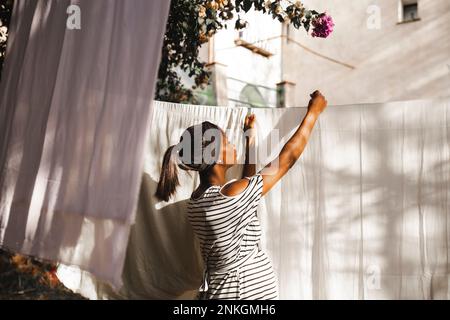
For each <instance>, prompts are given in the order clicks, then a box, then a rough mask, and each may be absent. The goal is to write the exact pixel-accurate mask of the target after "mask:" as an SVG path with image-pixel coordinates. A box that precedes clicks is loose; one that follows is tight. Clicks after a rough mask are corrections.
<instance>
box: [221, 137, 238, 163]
mask: <svg viewBox="0 0 450 320" xmlns="http://www.w3.org/2000/svg"><path fill="white" fill-rule="evenodd" d="M221 146H222V154H221V159H220V160H222V163H223V164H224V165H227V166H233V165H235V164H236V163H237V153H236V147H235V146H234V144H232V143H231V142H229V141H228V138H227V136H226V135H225V134H223V135H222V144H221Z"/></svg>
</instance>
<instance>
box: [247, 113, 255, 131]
mask: <svg viewBox="0 0 450 320" xmlns="http://www.w3.org/2000/svg"><path fill="white" fill-rule="evenodd" d="M255 120H256V116H255V114H254V113H252V114H248V115H246V116H245V120H244V131H247V130H248V129H253V128H254V127H255Z"/></svg>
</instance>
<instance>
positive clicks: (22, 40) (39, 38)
mask: <svg viewBox="0 0 450 320" xmlns="http://www.w3.org/2000/svg"><path fill="white" fill-rule="evenodd" d="M73 2H76V4H77V6H78V8H79V10H80V13H81V17H82V18H81V19H80V21H81V22H80V23H81V28H80V29H74V30H71V29H66V20H67V19H68V13H67V9H68V8H69V6H71V5H72V4H73ZM169 5H170V2H169V1H165V0H155V1H147V0H136V1H132V2H130V1H122V0H98V1H90V0H79V1H69V0H62V1H27V0H16V1H14V10H13V16H12V19H11V25H10V32H9V40H8V54H7V56H6V60H5V65H4V69H3V72H2V81H1V87H0V173H1V174H0V245H1V246H4V247H7V248H10V249H12V250H14V251H16V252H20V253H24V254H30V255H34V256H36V257H39V258H43V259H49V260H54V261H61V262H65V263H67V264H73V265H78V266H81V267H82V268H83V269H84V270H89V271H91V272H92V273H93V274H95V275H96V276H97V277H98V278H99V279H103V280H104V281H108V282H110V283H112V284H114V285H116V286H120V279H121V277H120V275H121V270H122V266H123V261H124V257H125V249H126V243H127V240H128V235H129V230H130V225H131V224H132V223H133V221H134V215H133V214H134V212H135V207H136V200H137V198H136V197H137V194H138V190H139V182H140V178H141V173H142V163H143V147H144V142H145V137H146V136H147V132H148V128H149V119H150V113H151V104H150V102H151V101H152V99H153V97H154V92H155V89H154V87H155V82H156V74H157V70H158V66H159V58H160V55H161V47H162V41H163V36H164V30H165V26H166V21H167V17H168V12H169ZM129 75H132V76H129Z"/></svg>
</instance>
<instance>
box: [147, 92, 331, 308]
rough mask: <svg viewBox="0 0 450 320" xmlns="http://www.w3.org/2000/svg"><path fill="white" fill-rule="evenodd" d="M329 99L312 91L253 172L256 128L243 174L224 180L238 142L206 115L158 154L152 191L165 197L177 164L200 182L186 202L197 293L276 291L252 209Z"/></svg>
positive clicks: (250, 122) (221, 295)
mask: <svg viewBox="0 0 450 320" xmlns="http://www.w3.org/2000/svg"><path fill="white" fill-rule="evenodd" d="M326 106H327V101H326V100H325V98H324V97H323V96H322V94H321V93H320V92H319V91H315V92H314V93H312V94H311V100H310V101H309V104H308V112H307V113H306V115H305V117H304V118H303V120H302V122H301V124H300V126H299V127H298V129H297V130H296V131H295V133H294V134H293V135H292V137H291V138H290V139H289V140H288V141H287V142H286V144H285V145H284V147H283V148H282V150H281V151H280V154H279V155H278V157H277V158H276V159H274V161H272V162H271V163H269V164H267V165H266V166H265V167H264V168H263V169H262V170H260V171H259V172H256V166H255V163H251V161H250V157H249V153H250V151H249V150H250V148H252V146H253V144H254V134H246V159H245V163H244V171H243V174H242V179H233V180H231V181H228V182H226V180H225V173H226V171H227V170H228V169H229V168H230V167H232V166H233V165H235V164H236V149H235V147H234V145H232V144H231V143H230V142H229V141H228V139H227V137H226V135H225V132H224V131H223V130H221V129H220V128H219V127H218V126H217V125H215V124H213V123H210V122H207V121H205V122H203V123H200V124H197V125H195V126H191V127H189V128H187V129H186V130H185V131H184V133H183V135H182V136H181V138H180V142H179V143H178V144H177V145H173V146H171V147H169V148H168V149H167V151H166V152H165V154H164V158H163V164H162V168H161V175H160V180H159V182H158V186H157V190H156V193H155V196H156V197H157V198H158V199H160V200H163V201H168V200H169V199H170V197H171V196H172V195H173V194H174V193H175V190H176V187H177V186H178V185H179V181H178V176H177V172H178V171H177V168H178V167H180V168H181V169H183V170H192V171H197V172H198V173H199V175H200V184H199V186H198V188H197V189H196V190H194V191H193V193H192V195H191V197H190V199H189V201H188V206H187V210H188V212H187V214H188V219H189V221H190V223H191V225H192V228H193V230H194V233H195V234H196V236H197V237H198V239H199V241H200V247H201V253H202V257H203V260H204V263H205V271H204V275H203V283H202V284H201V286H200V289H199V294H198V296H197V298H198V299H234V300H238V299H251V300H256V299H278V298H279V297H278V284H277V278H276V276H275V273H274V270H273V267H272V263H271V261H270V258H269V257H268V256H267V254H266V252H265V251H264V250H262V249H261V248H259V240H260V237H261V227H260V224H259V220H258V217H257V214H256V209H257V207H258V203H259V201H260V199H261V197H262V196H264V195H265V194H266V193H267V192H269V190H270V189H271V188H272V187H273V186H274V185H275V184H276V183H277V182H278V181H279V180H280V179H281V178H282V177H283V176H284V175H285V174H286V172H287V171H288V170H289V169H290V168H291V167H292V166H293V165H294V163H295V162H296V161H297V159H298V158H299V157H300V155H301V154H302V152H303V150H304V149H305V146H306V144H307V142H308V140H309V137H310V135H311V132H312V129H313V127H314V125H315V122H316V120H317V118H318V117H319V115H320V113H322V111H323V110H324V109H325V108H326ZM254 122H255V116H254V115H250V116H247V117H246V119H245V123H244V130H246V131H247V130H249V129H250V131H249V132H253V131H254Z"/></svg>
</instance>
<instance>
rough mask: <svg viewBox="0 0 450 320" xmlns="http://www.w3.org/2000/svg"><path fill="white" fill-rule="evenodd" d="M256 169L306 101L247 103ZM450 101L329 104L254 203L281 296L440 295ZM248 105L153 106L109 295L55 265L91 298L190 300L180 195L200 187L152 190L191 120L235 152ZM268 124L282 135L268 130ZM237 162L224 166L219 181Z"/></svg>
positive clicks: (443, 293)
mask: <svg viewBox="0 0 450 320" xmlns="http://www.w3.org/2000/svg"><path fill="white" fill-rule="evenodd" d="M251 111H252V112H254V113H255V114H256V118H257V130H258V153H259V154H260V155H261V154H262V153H263V152H262V151H263V150H264V148H267V149H268V150H270V154H268V155H266V157H263V158H260V159H259V160H258V167H259V168H261V167H262V166H263V165H265V164H266V163H267V162H268V161H269V160H272V158H273V157H274V156H276V155H277V153H278V152H279V151H280V149H281V147H282V146H283V144H284V143H285V142H286V141H287V139H288V138H289V137H290V135H292V134H293V132H294V130H295V129H296V128H297V126H298V125H299V124H300V122H301V120H302V118H303V116H304V115H305V113H306V108H287V109H270V108H266V109H252V110H251ZM449 111H450V99H448V98H447V99H439V100H424V101H410V102H393V103H385V104H371V105H351V106H329V107H328V108H327V109H326V111H325V112H324V113H323V114H322V115H321V116H320V119H319V121H318V122H317V124H316V127H315V128H314V130H313V133H312V136H311V139H310V141H309V143H308V145H307V147H306V149H305V151H304V153H303V154H302V156H301V158H300V159H299V161H298V162H297V163H296V164H295V165H294V166H293V167H292V169H291V170H290V171H289V172H288V174H287V175H286V176H285V177H283V179H282V180H281V182H280V183H279V184H278V185H277V186H276V187H275V188H274V189H272V190H271V191H270V192H269V193H268V194H267V195H266V196H265V197H264V198H263V200H262V201H261V204H260V207H259V209H258V210H259V211H258V212H259V216H260V219H261V224H262V228H263V241H262V244H263V248H264V249H265V250H267V252H268V253H269V256H270V258H271V259H272V262H273V264H274V268H275V270H276V274H277V277H278V280H279V287H280V298H281V299H448V298H450V286H449V285H450V280H449V279H450V278H449V253H450V252H449V241H450V232H449V231H450V220H449V218H450V216H449V214H450V202H449V199H450V147H449V143H450V119H449ZM246 113H247V109H246V108H229V107H217V106H193V105H182V104H172V103H165V102H155V109H154V113H153V116H152V127H151V131H150V135H149V140H148V144H147V149H146V159H145V169H144V175H143V181H142V185H141V192H140V197H139V205H138V211H137V218H136V224H135V225H134V226H133V228H132V231H131V235H130V241H129V245H128V252H127V258H126V263H125V268H124V273H123V283H124V286H123V287H122V288H121V290H119V291H118V292H113V291H112V290H111V289H110V288H108V286H105V285H103V284H101V283H99V282H97V281H96V280H95V279H94V278H92V277H90V276H89V274H87V273H80V272H78V271H77V270H75V269H71V268H66V267H61V268H60V270H59V274H60V276H61V278H62V279H63V281H64V282H65V283H66V284H67V285H69V286H70V287H71V288H73V289H75V290H77V291H79V292H82V293H83V294H85V295H87V296H89V297H92V298H153V299H163V298H166V299H170V298H190V297H193V295H194V294H195V290H196V289H197V288H198V287H199V285H200V282H201V271H202V261H201V258H200V255H199V251H198V243H197V242H196V239H195V237H194V234H193V232H192V230H191V228H190V226H189V224H188V222H187V220H186V215H185V202H186V199H187V198H188V197H189V196H190V193H191V192H192V190H193V189H194V188H195V186H196V184H197V183H198V177H197V176H196V174H189V173H187V172H185V171H180V181H181V187H180V188H179V189H178V192H177V194H176V196H175V198H174V199H173V200H172V201H170V203H159V202H157V201H156V200H155V198H154V197H153V193H154V191H155V187H156V182H157V181H158V178H159V170H160V166H161V161H162V156H163V153H164V151H165V150H166V148H167V147H168V146H169V145H171V144H174V143H177V142H178V139H179V136H180V134H181V132H182V130H184V129H185V128H187V127H188V126H190V125H193V124H196V123H199V122H201V121H204V120H209V121H212V122H214V123H217V124H218V125H219V126H221V127H222V128H223V129H226V130H227V132H228V134H229V139H230V141H232V142H234V143H236V144H237V151H238V158H239V159H240V160H241V161H242V159H243V156H244V154H243V151H244V150H243V144H241V143H240V141H241V140H240V139H241V138H242V131H241V128H242V123H243V120H244V117H245V114H246ZM276 132H278V135H279V137H280V141H276V140H273V142H272V143H270V141H271V139H270V137H271V136H273V134H274V133H276ZM241 169H242V168H241V167H240V166H237V167H236V168H232V169H230V170H231V171H230V172H229V177H228V178H235V177H238V176H239V173H240V170H241Z"/></svg>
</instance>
